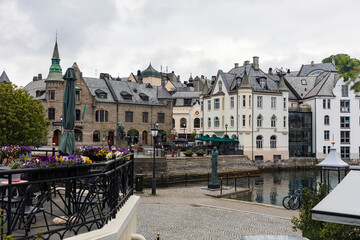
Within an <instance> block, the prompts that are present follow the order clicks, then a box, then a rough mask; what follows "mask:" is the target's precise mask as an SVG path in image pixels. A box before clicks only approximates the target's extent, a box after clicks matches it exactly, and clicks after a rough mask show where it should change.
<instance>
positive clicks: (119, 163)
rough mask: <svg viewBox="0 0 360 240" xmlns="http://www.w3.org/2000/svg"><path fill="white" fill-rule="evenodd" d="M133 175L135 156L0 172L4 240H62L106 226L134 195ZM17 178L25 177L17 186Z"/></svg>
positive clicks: (0, 205) (0, 202)
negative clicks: (7, 238)
mask: <svg viewBox="0 0 360 240" xmlns="http://www.w3.org/2000/svg"><path fill="white" fill-rule="evenodd" d="M133 171H134V158H133V154H129V155H126V156H123V157H121V158H118V159H115V160H111V161H108V162H103V163H93V164H89V165H79V166H71V167H54V168H37V169H19V170H2V171H0V179H1V180H0V194H1V196H0V208H1V209H2V217H1V226H2V227H1V229H0V233H1V237H0V239H6V237H5V236H8V235H12V236H13V239H34V238H36V237H41V239H63V238H67V237H70V236H73V235H78V234H81V233H85V232H89V231H92V230H96V229H99V228H102V227H103V226H104V225H105V224H106V223H107V222H108V221H109V220H111V219H112V218H114V217H115V216H116V214H117V212H118V211H119V210H121V207H122V206H123V205H124V204H125V202H126V200H127V199H128V198H129V197H130V196H131V195H132V194H133V185H134V183H133V179H134V178H133ZM16 174H21V176H22V178H21V180H20V181H17V182H14V181H12V178H13V176H14V175H16Z"/></svg>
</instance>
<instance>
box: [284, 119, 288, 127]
mask: <svg viewBox="0 0 360 240" xmlns="http://www.w3.org/2000/svg"><path fill="white" fill-rule="evenodd" d="M286 125H287V124H286V117H284V128H286Z"/></svg>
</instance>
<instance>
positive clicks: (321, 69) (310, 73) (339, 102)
mask: <svg viewBox="0 0 360 240" xmlns="http://www.w3.org/2000/svg"><path fill="white" fill-rule="evenodd" d="M304 69H305V70H304ZM336 72H337V71H336V68H335V66H334V65H333V64H332V63H326V64H314V63H313V62H312V63H311V64H309V65H303V66H302V68H301V70H300V71H299V73H297V74H296V76H286V81H287V84H289V85H290V86H291V88H290V89H291V91H292V93H294V94H293V95H297V96H298V100H297V101H298V102H299V104H301V103H303V104H307V105H309V106H310V107H311V111H312V120H313V121H312V128H313V131H312V142H313V152H314V153H315V155H316V157H317V158H319V159H323V158H325V157H326V156H327V155H328V153H329V151H330V148H331V141H332V140H334V141H335V142H336V145H335V148H336V151H337V152H338V153H340V154H341V158H342V159H359V154H360V135H359V134H358V133H359V132H360V110H359V109H360V101H359V100H360V98H359V96H358V95H357V94H355V93H354V91H353V90H351V89H350V88H351V85H350V86H347V85H346V82H345V81H344V78H342V77H339V75H338V74H337V73H336Z"/></svg>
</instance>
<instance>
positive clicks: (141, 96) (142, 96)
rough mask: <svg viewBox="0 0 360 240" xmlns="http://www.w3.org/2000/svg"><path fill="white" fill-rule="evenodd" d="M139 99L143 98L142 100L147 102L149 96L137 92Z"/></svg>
mask: <svg viewBox="0 0 360 240" xmlns="http://www.w3.org/2000/svg"><path fill="white" fill-rule="evenodd" d="M139 96H140V98H141V100H143V101H144V102H148V101H149V96H148V95H146V94H144V93H140V94H139Z"/></svg>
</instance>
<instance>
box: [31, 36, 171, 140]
mask: <svg viewBox="0 0 360 240" xmlns="http://www.w3.org/2000/svg"><path fill="white" fill-rule="evenodd" d="M72 67H73V68H74V69H75V72H76V76H77V80H76V81H75V88H76V121H75V140H76V145H79V146H81V145H107V143H108V141H110V143H111V144H112V145H113V144H115V143H116V135H117V133H116V132H117V131H116V130H117V127H118V124H119V123H120V122H123V124H124V127H125V133H128V131H129V129H133V130H134V129H135V131H133V132H135V136H136V137H132V139H135V141H137V142H138V143H139V144H143V145H150V144H152V136H151V128H152V127H153V126H154V124H155V123H156V122H158V123H159V136H160V139H161V141H163V142H165V141H167V139H166V131H168V130H171V128H172V97H171V95H170V94H169V93H168V92H167V91H166V89H165V88H164V87H162V86H152V85H151V84H149V83H137V82H131V81H129V80H128V79H122V78H115V79H113V78H112V77H111V75H109V74H105V73H101V74H100V77H99V78H89V77H83V74H82V72H81V70H80V68H79V67H78V65H77V63H74V64H73V66H72ZM64 87H65V81H64V80H63V79H62V69H61V66H60V57H59V51H58V45H57V42H56V43H55V47H54V52H53V57H52V64H51V67H50V70H49V74H48V77H47V78H46V79H43V78H42V75H41V74H39V75H38V76H36V77H34V78H33V81H32V82H30V83H29V84H28V85H26V86H25V89H27V90H28V91H29V93H30V95H32V96H34V98H35V99H41V100H42V102H43V104H44V108H45V110H46V111H47V116H48V118H49V120H50V121H51V122H52V124H51V126H50V127H49V135H48V139H47V143H46V144H47V145H51V144H52V143H55V145H57V144H58V143H59V140H60V137H61V133H62V130H63V129H62V126H61V124H60V122H61V115H62V100H63V95H64Z"/></svg>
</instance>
